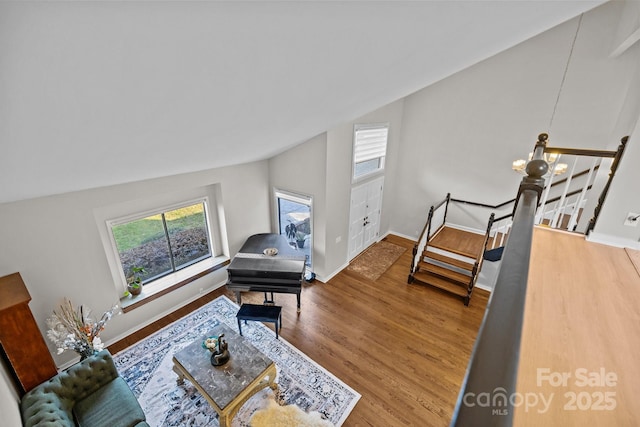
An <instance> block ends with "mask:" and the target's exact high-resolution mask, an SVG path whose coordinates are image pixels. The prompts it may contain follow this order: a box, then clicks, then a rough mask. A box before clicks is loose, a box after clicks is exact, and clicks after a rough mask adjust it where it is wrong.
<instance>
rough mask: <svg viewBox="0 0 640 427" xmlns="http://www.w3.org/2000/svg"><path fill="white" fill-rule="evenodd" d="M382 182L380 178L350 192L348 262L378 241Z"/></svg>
mask: <svg viewBox="0 0 640 427" xmlns="http://www.w3.org/2000/svg"><path fill="white" fill-rule="evenodd" d="M383 182H384V177H380V178H378V179H375V180H373V181H371V182H368V183H366V184H362V185H359V186H357V187H354V188H353V189H352V190H351V212H350V215H349V261H351V260H352V259H353V258H355V257H356V256H357V255H358V254H360V253H361V252H362V251H363V250H365V249H366V248H368V247H369V246H370V245H371V244H373V243H375V242H376V240H377V239H378V235H379V234H380V207H381V203H382V187H383Z"/></svg>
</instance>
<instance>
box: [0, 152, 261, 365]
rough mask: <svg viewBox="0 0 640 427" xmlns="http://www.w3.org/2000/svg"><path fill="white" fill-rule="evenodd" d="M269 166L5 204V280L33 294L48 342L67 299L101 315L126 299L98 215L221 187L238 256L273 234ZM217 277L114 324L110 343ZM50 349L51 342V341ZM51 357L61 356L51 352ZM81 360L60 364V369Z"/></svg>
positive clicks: (1, 230) (1, 211)
mask: <svg viewBox="0 0 640 427" xmlns="http://www.w3.org/2000/svg"><path fill="white" fill-rule="evenodd" d="M267 181H268V162H267V161H261V162H256V163H248V164H244V165H241V166H235V167H228V168H220V169H213V170H208V171H203V172H199V173H192V174H185V175H178V176H173V177H166V178H161V179H154V180H149V181H142V182H137V183H132V184H124V185H118V186H113V187H106V188H100V189H95V190H87V191H81V192H75V193H67V194H63V195H59V196H51V197H45V198H38V199H31V200H26V201H21V202H14V203H5V204H0V218H2V221H0V241H1V242H2V251H3V253H2V256H0V276H4V275H7V274H11V273H14V272H20V274H21V275H22V278H23V279H24V281H25V284H26V286H27V288H28V290H29V293H30V294H31V297H32V300H31V302H30V304H29V307H30V308H31V311H32V312H33V314H34V317H35V318H36V320H37V322H38V324H39V326H40V328H41V330H42V332H43V335H45V333H46V325H45V319H46V318H47V317H48V316H50V314H51V311H52V310H53V309H54V308H56V307H57V305H58V304H59V303H60V302H61V301H62V299H63V298H65V297H68V298H71V299H72V301H73V302H74V303H75V304H86V305H88V306H89V307H91V308H92V309H93V310H94V311H95V312H96V313H102V311H104V310H107V309H108V308H109V307H110V306H111V305H112V304H113V303H115V302H116V301H118V297H119V295H120V294H119V293H118V290H117V288H116V287H115V285H114V283H113V282H114V281H113V278H112V275H111V271H110V269H109V265H108V263H107V259H106V255H105V249H104V246H103V243H102V240H101V238H100V233H99V229H98V228H99V225H98V224H97V223H96V218H95V212H97V211H101V210H104V209H107V208H108V207H113V206H119V205H127V204H130V205H131V206H132V208H135V206H140V207H142V206H146V205H145V203H146V202H147V201H148V200H152V199H156V198H158V199H161V198H163V196H164V195H175V197H180V194H182V193H184V194H185V195H190V194H192V192H193V191H196V190H197V189H199V188H208V187H211V186H212V185H213V184H219V185H220V187H221V198H222V202H223V204H224V209H225V219H226V225H227V232H228V239H229V249H230V254H231V255H232V256H233V254H235V253H236V252H237V250H238V249H239V248H240V246H241V245H242V243H243V242H244V240H245V239H246V238H247V237H248V236H250V235H251V234H254V233H259V232H264V231H265V230H269V229H270V221H269V218H270V210H269V188H268V184H267ZM226 277H227V274H226V269H222V270H218V271H216V272H214V273H211V274H209V275H207V276H204V277H203V278H201V279H199V280H197V281H194V282H192V283H190V284H188V285H186V286H184V287H182V288H180V289H178V290H176V291H174V292H171V293H170V294H168V295H165V296H163V297H160V298H158V299H156V300H154V301H152V302H150V303H148V304H145V305H143V306H142V307H140V308H137V309H134V310H132V311H131V312H129V313H126V314H123V315H120V316H116V317H115V318H113V319H112V320H111V321H110V322H109V324H108V325H107V327H106V329H105V330H104V332H103V333H102V335H101V336H102V338H103V341H105V342H106V343H107V344H109V342H110V341H113V340H114V339H115V338H118V337H122V336H124V335H126V334H128V333H130V332H131V331H133V330H135V329H138V328H139V327H141V326H143V325H144V324H146V323H148V322H149V321H151V320H153V319H155V318H158V317H159V316H161V315H163V314H165V313H167V312H170V311H173V310H174V309H175V308H177V307H179V306H181V305H183V304H184V303H186V302H188V301H189V300H191V299H193V298H195V297H197V296H198V295H199V294H200V293H199V290H200V288H203V290H205V291H206V290H210V289H212V288H214V287H216V286H219V285H220V284H222V283H224V282H225V281H226ZM47 343H48V344H49V345H50V346H51V343H49V342H47ZM50 348H51V350H52V354H55V349H53V347H52V346H51V347H50ZM74 356H75V355H74V354H73V352H65V353H63V354H62V355H61V356H58V357H55V360H56V363H57V364H58V365H59V366H60V365H62V364H65V363H67V362H69V361H70V360H71V359H72V358H73V357H74Z"/></svg>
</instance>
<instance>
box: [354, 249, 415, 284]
mask: <svg viewBox="0 0 640 427" xmlns="http://www.w3.org/2000/svg"><path fill="white" fill-rule="evenodd" d="M406 250H407V249H406V248H403V247H402V246H398V245H396V244H393V243H390V242H387V241H384V240H381V241H379V242H378V243H376V244H374V245H372V246H371V247H370V248H369V249H367V250H366V251H364V252H363V253H361V254H360V255H358V256H357V257H356V259H355V260H354V261H353V262H352V263H351V264H349V266H348V267H347V268H346V270H347V271H350V272H352V273H356V274H359V275H361V276H363V277H365V278H366V279H369V280H373V281H375V280H378V278H379V277H380V276H382V274H383V273H384V272H385V271H387V270H388V269H389V267H391V266H392V265H393V263H394V262H396V260H397V259H398V258H400V256H401V255H402V254H403V253H404V251H406Z"/></svg>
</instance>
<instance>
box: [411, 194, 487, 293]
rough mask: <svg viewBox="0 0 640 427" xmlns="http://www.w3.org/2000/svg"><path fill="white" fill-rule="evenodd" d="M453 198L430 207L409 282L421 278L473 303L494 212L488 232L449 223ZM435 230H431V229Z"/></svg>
mask: <svg viewBox="0 0 640 427" xmlns="http://www.w3.org/2000/svg"><path fill="white" fill-rule="evenodd" d="M449 201H450V195H449V194H447V197H446V199H445V200H443V201H442V202H441V203H439V204H438V205H437V206H432V207H431V209H430V210H429V216H428V218H427V224H426V225H425V229H424V230H423V232H422V235H421V236H420V239H418V242H417V243H416V244H415V246H414V248H413V256H414V258H413V262H412V264H411V270H410V272H409V277H408V280H407V281H408V283H409V284H411V283H414V282H419V283H421V284H426V285H429V286H432V287H435V288H438V289H441V290H443V291H446V292H449V293H451V294H454V295H457V296H459V297H461V298H462V300H463V301H464V304H465V305H469V301H470V300H471V294H472V292H473V288H474V286H475V284H476V281H477V279H478V276H479V274H480V270H481V268H482V262H483V259H484V258H483V255H484V252H485V250H486V249H487V244H488V242H489V230H491V226H492V223H493V218H494V215H493V214H491V217H490V218H489V224H488V226H487V232H486V233H485V234H478V233H472V232H468V231H464V230H460V229H457V228H453V227H450V226H447V225H446V212H447V207H448V204H449ZM432 228H433V229H434V230H435V231H434V232H433V233H431V229H432Z"/></svg>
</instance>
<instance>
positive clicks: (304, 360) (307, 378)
mask: <svg viewBox="0 0 640 427" xmlns="http://www.w3.org/2000/svg"><path fill="white" fill-rule="evenodd" d="M237 312H238V305H237V304H235V303H234V302H233V301H231V300H230V299H229V298H227V297H225V296H221V297H218V298H216V299H215V300H214V301H212V302H210V303H208V304H206V305H205V306H203V307H201V308H200V309H198V310H196V311H194V312H193V313H191V314H189V315H187V316H185V317H183V318H182V319H180V320H178V321H176V322H174V323H172V324H171V325H168V326H166V327H165V328H163V329H161V330H159V331H158V332H156V333H154V334H153V335H150V336H149V337H147V338H145V339H144V340H142V341H140V342H138V343H137V344H135V345H133V346H131V347H129V348H127V349H125V350H122V351H121V352H119V353H117V354H115V355H114V356H113V358H114V361H115V363H116V366H117V368H118V371H119V372H120V375H121V376H122V377H123V378H124V380H125V381H126V382H127V384H128V385H129V387H130V388H131V390H132V391H133V393H134V395H135V396H136V398H137V399H138V401H139V402H140V405H141V406H142V409H143V410H144V412H145V414H146V415H147V422H148V423H149V425H150V426H151V427H160V426H194V427H195V426H218V425H219V424H218V416H217V414H216V412H215V411H214V410H213V409H212V408H211V407H210V405H209V403H208V402H207V401H206V400H205V399H204V397H202V395H200V393H199V392H198V391H197V390H196V389H195V387H194V386H193V385H192V384H191V383H190V382H189V381H188V380H185V382H184V384H183V385H181V386H179V385H177V383H176V378H177V376H176V374H175V373H174V372H173V370H172V367H173V362H172V360H171V359H172V357H173V355H174V353H176V352H177V351H179V350H181V349H182V348H184V347H185V346H186V345H188V344H189V343H191V342H193V341H194V340H201V339H202V338H203V337H205V336H207V334H208V332H209V331H210V330H211V329H213V328H214V327H215V326H216V325H218V324H226V325H227V326H229V327H231V328H233V329H234V330H235V329H237V327H238V324H237V321H236V317H235V316H236V313H237ZM242 333H243V335H244V337H245V338H247V339H248V340H249V341H251V343H252V344H253V345H254V346H255V347H256V348H257V349H259V350H260V351H262V352H263V353H264V354H266V355H267V356H268V357H269V358H271V359H272V360H273V361H274V362H275V363H276V367H277V370H278V375H277V377H276V382H277V383H278V385H279V388H280V392H281V398H282V399H283V401H284V404H286V405H289V404H295V405H296V406H298V407H299V408H301V409H302V410H304V411H306V412H311V411H317V412H319V413H320V414H321V415H322V417H323V418H325V419H327V420H328V421H330V422H331V423H333V424H334V425H336V426H340V425H342V423H343V422H344V420H345V419H346V418H347V416H348V415H349V413H350V412H351V410H352V409H353V407H354V406H355V404H356V403H357V402H358V399H360V394H358V393H357V392H356V391H354V390H353V389H351V388H350V387H349V386H348V385H346V384H345V383H343V382H342V381H340V380H339V379H338V378H336V377H335V376H334V375H333V374H331V373H330V372H328V371H327V370H326V369H324V368H323V367H321V366H320V365H318V364H317V363H315V362H314V361H313V360H311V359H309V358H308V357H307V356H306V355H305V354H304V353H302V352H301V351H300V350H298V349H297V348H295V347H294V346H293V345H291V344H289V343H288V342H287V341H286V340H284V339H283V338H282V337H280V339H278V340H277V339H276V338H275V333H274V332H273V330H271V329H269V328H268V327H267V326H265V325H264V324H262V323H260V322H248V323H247V325H246V326H245V325H243V326H242ZM205 357H206V356H205ZM271 400H273V391H272V390H271V389H270V388H268V387H267V388H266V389H264V390H262V391H260V392H258V393H257V394H256V395H255V396H253V397H252V398H251V399H249V400H248V401H247V402H246V403H245V404H244V405H243V406H242V408H241V409H240V411H239V412H238V414H237V415H236V416H235V417H234V418H233V422H232V426H249V420H250V418H251V416H252V415H253V413H254V412H256V411H257V410H259V409H262V408H266V407H267V406H268V405H269V402H270V401H271Z"/></svg>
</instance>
